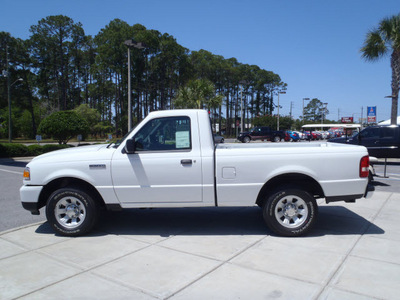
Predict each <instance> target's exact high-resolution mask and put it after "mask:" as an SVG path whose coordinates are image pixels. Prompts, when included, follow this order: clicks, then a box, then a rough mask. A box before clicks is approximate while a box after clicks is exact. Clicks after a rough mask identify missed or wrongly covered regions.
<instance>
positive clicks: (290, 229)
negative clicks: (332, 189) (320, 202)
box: [263, 186, 318, 236]
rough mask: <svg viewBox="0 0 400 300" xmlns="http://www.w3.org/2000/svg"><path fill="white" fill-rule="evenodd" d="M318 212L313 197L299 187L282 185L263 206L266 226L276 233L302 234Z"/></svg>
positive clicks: (312, 223) (308, 229)
mask: <svg viewBox="0 0 400 300" xmlns="http://www.w3.org/2000/svg"><path fill="white" fill-rule="evenodd" d="M317 214H318V206H317V203H316V202H315V199H314V198H313V197H312V196H311V195H310V194H309V193H308V192H307V191H304V190H302V189H301V188H297V187H291V186H282V187H280V188H278V189H277V190H276V191H275V192H273V193H272V194H271V195H270V196H269V197H268V198H267V199H266V201H265V203H264V206H263V217H264V221H265V222H266V223H267V225H268V227H269V228H270V229H271V230H272V231H273V232H275V233H276V234H278V235H282V236H302V235H305V234H306V233H307V232H309V231H310V230H311V228H312V227H313V225H314V223H315V221H316V218H317Z"/></svg>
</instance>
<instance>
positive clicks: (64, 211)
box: [54, 197, 86, 229]
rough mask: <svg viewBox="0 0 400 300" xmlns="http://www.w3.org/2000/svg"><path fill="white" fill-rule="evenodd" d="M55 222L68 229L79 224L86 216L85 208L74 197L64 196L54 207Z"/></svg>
mask: <svg viewBox="0 0 400 300" xmlns="http://www.w3.org/2000/svg"><path fill="white" fill-rule="evenodd" d="M54 214H55V217H56V220H57V222H58V223H59V224H60V225H62V226H64V227H66V228H69V229H74V228H76V227H78V226H80V225H81V224H82V223H83V221H84V220H85V218H86V208H85V206H84V205H83V203H82V201H81V200H79V199H78V198H76V197H64V198H62V199H60V200H59V201H58V202H57V205H56V207H55V209H54Z"/></svg>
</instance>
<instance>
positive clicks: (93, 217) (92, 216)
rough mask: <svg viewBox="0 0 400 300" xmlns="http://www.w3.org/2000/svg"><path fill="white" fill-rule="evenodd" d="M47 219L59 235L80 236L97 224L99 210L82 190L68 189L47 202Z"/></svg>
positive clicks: (55, 193)
mask: <svg viewBox="0 0 400 300" xmlns="http://www.w3.org/2000/svg"><path fill="white" fill-rule="evenodd" d="M46 217H47V220H48V221H49V223H50V224H51V226H52V227H53V228H54V229H55V230H56V231H57V233H59V234H61V235H64V236H79V235H83V234H85V233H87V232H89V231H90V230H91V229H92V228H93V226H94V225H95V224H96V221H97V218H98V208H97V205H96V202H95V201H94V199H93V198H92V197H91V196H90V195H89V194H87V193H85V192H83V191H81V190H80V189H77V188H73V187H66V188H62V189H58V190H56V191H55V192H54V193H53V194H51V196H50V197H49V200H48V202H47V206H46Z"/></svg>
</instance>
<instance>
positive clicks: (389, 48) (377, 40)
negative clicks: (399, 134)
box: [361, 14, 400, 125]
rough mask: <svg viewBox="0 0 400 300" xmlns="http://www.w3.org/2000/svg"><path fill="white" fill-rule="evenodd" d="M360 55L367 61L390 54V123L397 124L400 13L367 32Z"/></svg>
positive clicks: (399, 74)
mask: <svg viewBox="0 0 400 300" xmlns="http://www.w3.org/2000/svg"><path fill="white" fill-rule="evenodd" d="M361 53H362V57H364V58H365V59H366V60H369V61H376V60H378V59H379V58H381V57H383V56H385V55H387V54H389V53H391V54H390V66H391V68H392V95H391V96H390V97H391V98H392V112H391V124H392V125H395V124H397V104H398V99H399V88H400V14H398V15H395V16H393V17H390V18H385V19H383V20H382V21H381V22H380V23H379V26H378V28H376V29H374V30H371V31H369V32H368V33H367V37H366V39H365V41H364V46H363V47H362V48H361Z"/></svg>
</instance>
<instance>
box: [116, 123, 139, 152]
mask: <svg viewBox="0 0 400 300" xmlns="http://www.w3.org/2000/svg"><path fill="white" fill-rule="evenodd" d="M137 125H138V124H136V125H135V126H134V127H133V128H132V129H131V130H130V131H129V132H128V133H127V134H125V135H124V136H123V137H122V138H121V139H119V140H118V141H116V142H115V143H114V145H113V146H112V147H113V148H118V147H119V145H121V144H122V142H123V141H125V139H126V138H127V137H128V136H129V135H130V134H131V132H132V131H133V130H134V129H135V128H136V126H137ZM110 145H112V143H111V144H110ZM110 145H109V146H110Z"/></svg>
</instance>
